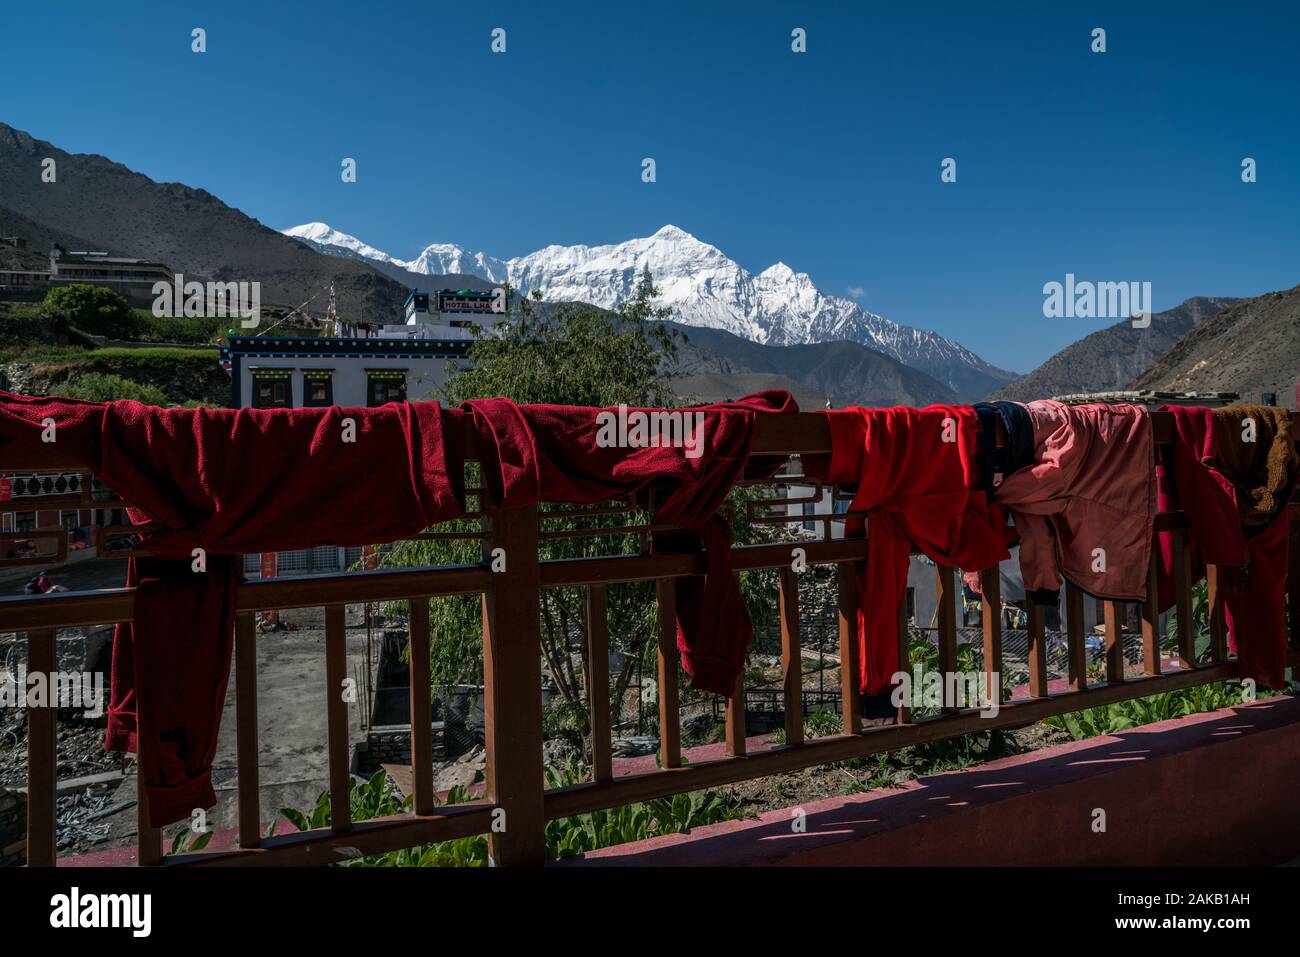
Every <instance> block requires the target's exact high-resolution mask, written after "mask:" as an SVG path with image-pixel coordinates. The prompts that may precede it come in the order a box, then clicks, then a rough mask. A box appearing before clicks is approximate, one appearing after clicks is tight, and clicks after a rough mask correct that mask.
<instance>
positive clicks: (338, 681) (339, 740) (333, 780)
mask: <svg viewBox="0 0 1300 957" xmlns="http://www.w3.org/2000/svg"><path fill="white" fill-rule="evenodd" d="M346 611H347V606H345V605H326V606H325V718H326V726H327V729H328V734H329V744H328V756H329V780H330V828H331V829H332V830H333V831H334V832H335V833H336V834H337V833H339V832H340V831H346V830H348V829H350V828H351V827H352V801H351V781H352V774H351V769H350V768H349V767H348V763H349V762H348V702H347V701H346V700H345V699H344V697H343V682H344V680H345V679H346V678H347V666H348V649H347V629H346V624H347V622H346V619H345V617H344V614H345V612H346Z"/></svg>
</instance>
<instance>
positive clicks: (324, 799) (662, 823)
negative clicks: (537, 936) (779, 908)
mask: <svg viewBox="0 0 1300 957" xmlns="http://www.w3.org/2000/svg"><path fill="white" fill-rule="evenodd" d="M588 776H589V775H588V773H587V769H586V768H585V767H584V766H583V765H580V764H578V763H577V762H574V761H570V762H569V763H568V764H566V765H565V766H563V767H558V768H554V767H548V768H547V769H546V786H547V787H548V788H560V787H567V786H570V785H573V784H579V783H582V782H583V781H585V780H587V778H588ZM349 790H350V803H351V806H352V819H353V820H354V821H366V820H371V819H373V818H376V817H387V816H390V815H394V814H402V813H405V812H407V811H409V810H410V807H411V799H410V798H405V799H401V800H399V799H398V798H397V796H396V794H395V793H394V792H393V790H392V788H391V787H389V785H388V778H387V775H385V774H384V772H383V771H379V772H376V774H375V775H374V777H372V778H371V779H370V780H369V781H357V780H355V779H353V781H352V782H351V784H350V787H349ZM469 800H470V797H469V792H468V791H467V790H466V789H465V788H464V787H456V788H453V789H452V790H451V791H449V792H447V799H446V801H444V802H441V803H440V806H447V805H453V804H463V803H465V802H467V801H469ZM435 803H438V802H435ZM743 814H744V812H743V809H742V808H741V806H740V802H739V801H738V800H736V799H735V798H732V797H729V796H722V795H718V794H714V793H708V792H704V791H694V792H691V793H690V794H678V795H674V796H673V797H671V798H660V799H657V800H654V801H646V802H644V803H638V804H625V805H621V806H619V807H614V808H609V809H607V810H603V811H593V812H592V813H590V814H579V815H575V816H573V817H567V818H559V819H556V820H553V821H548V822H547V823H546V849H547V855H548V856H549V857H550V858H551V859H559V858H561V857H568V856H571V855H573V854H581V853H583V852H585V851H591V850H596V849H599V848H602V847H610V846H612V845H614V844H623V843H626V842H628V841H639V840H643V839H645V838H647V837H655V836H657V835H660V834H672V833H677V832H685V831H688V830H690V829H691V828H693V827H702V826H704V825H706V824H714V823H716V822H718V821H724V820H732V819H734V818H738V817H741V816H743ZM280 816H281V817H283V818H285V819H286V820H288V821H289V822H290V823H291V824H293V826H294V827H296V828H298V829H299V830H312V829H319V828H327V827H329V825H330V802H329V793H328V792H322V793H321V795H320V797H318V798H317V799H316V803H315V805H313V807H312V808H311V810H309V811H306V812H304V811H299V810H295V809H294V808H281V809H280ZM273 832H274V825H272V827H271V828H268V830H267V836H268V837H269V836H270V835H271V834H272V833H273ZM203 843H204V844H206V843H207V841H204V842H203ZM186 849H188V850H197V848H193V847H191V848H186ZM487 863H488V841H487V837H486V836H485V835H482V834H479V835H475V836H473V837H466V838H460V839H458V840H454V841H440V842H438V843H436V844H424V845H420V846H418V847H408V848H403V849H402V850H400V851H391V852H389V853H386V854H373V855H370V856H368V857H360V858H355V859H353V860H348V861H339V862H338V865H337V866H340V867H483V866H485V865H486V864H487Z"/></svg>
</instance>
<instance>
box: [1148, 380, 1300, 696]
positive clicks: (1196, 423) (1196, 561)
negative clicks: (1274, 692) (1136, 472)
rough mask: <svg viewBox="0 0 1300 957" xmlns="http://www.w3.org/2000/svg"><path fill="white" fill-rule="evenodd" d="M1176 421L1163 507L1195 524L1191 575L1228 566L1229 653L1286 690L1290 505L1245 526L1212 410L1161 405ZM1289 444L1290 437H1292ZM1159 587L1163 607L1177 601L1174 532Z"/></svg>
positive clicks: (1163, 469)
mask: <svg viewBox="0 0 1300 957" xmlns="http://www.w3.org/2000/svg"><path fill="white" fill-rule="evenodd" d="M1160 411H1161V412H1168V413H1170V414H1171V415H1172V416H1173V420H1174V444H1173V449H1172V453H1171V461H1169V462H1162V463H1161V464H1160V465H1158V466H1157V470H1156V471H1157V475H1158V480H1159V508H1160V511H1161V512H1170V511H1177V510H1179V509H1181V510H1182V511H1183V514H1184V516H1185V517H1186V519H1187V525H1188V531H1189V533H1190V534H1189V536H1188V557H1189V561H1190V563H1191V579H1192V581H1197V580H1199V579H1201V578H1203V577H1204V576H1205V566H1206V565H1207V564H1210V565H1216V566H1218V567H1219V568H1220V569H1221V570H1222V573H1223V574H1222V581H1223V587H1224V596H1223V601H1224V620H1225V623H1226V624H1227V629H1228V650H1229V651H1230V652H1231V653H1232V654H1235V655H1237V658H1238V661H1237V664H1238V669H1239V672H1240V675H1241V677H1242V678H1252V679H1254V680H1255V681H1256V682H1257V683H1259V684H1261V685H1263V686H1265V687H1268V688H1282V687H1284V685H1285V672H1286V642H1287V639H1286V621H1285V617H1284V612H1283V602H1284V595H1285V589H1286V576H1287V550H1288V540H1287V515H1286V509H1285V508H1283V509H1282V510H1281V511H1279V512H1278V514H1277V516H1276V517H1275V518H1273V519H1272V520H1271V521H1270V522H1269V523H1268V524H1266V525H1264V526H1258V527H1254V528H1251V529H1246V528H1244V527H1243V525H1242V520H1241V515H1240V510H1239V507H1238V501H1237V500H1238V495H1237V488H1236V484H1235V483H1234V481H1233V478H1234V477H1233V476H1231V475H1228V474H1226V473H1225V471H1224V468H1223V465H1222V461H1221V458H1220V456H1219V454H1218V450H1217V449H1216V448H1215V444H1216V441H1217V438H1216V434H1215V428H1214V418H1215V411H1214V410H1213V409H1207V408H1200V407H1189V406H1162V407H1161V408H1160ZM1287 440H1288V441H1289V439H1287ZM1159 539H1160V564H1159V567H1158V569H1157V572H1158V575H1157V584H1158V597H1159V605H1160V610H1161V611H1165V610H1167V609H1169V608H1171V607H1172V606H1173V605H1174V603H1175V600H1176V592H1175V586H1176V582H1175V579H1174V533H1173V532H1171V531H1165V532H1161V533H1160V535H1159Z"/></svg>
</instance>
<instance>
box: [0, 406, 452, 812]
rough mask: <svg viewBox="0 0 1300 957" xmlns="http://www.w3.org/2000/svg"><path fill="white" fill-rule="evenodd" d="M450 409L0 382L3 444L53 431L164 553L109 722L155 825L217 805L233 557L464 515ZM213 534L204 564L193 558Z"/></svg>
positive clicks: (144, 577)
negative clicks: (38, 390) (168, 399)
mask: <svg viewBox="0 0 1300 957" xmlns="http://www.w3.org/2000/svg"><path fill="white" fill-rule="evenodd" d="M445 415H448V413H445V412H444V411H443V410H442V409H441V408H440V407H439V406H438V405H437V403H401V404H389V405H385V406H381V407H379V408H374V409H339V408H333V407H331V408H323V409H278V410H256V409H239V410H229V409H219V410H209V409H159V408H154V407H150V406H145V405H141V404H140V403H138V402H129V401H126V402H109V403H99V402H79V401H75V400H68V399H36V398H29V397H25V396H17V395H11V394H8V393H3V392H0V442H4V441H14V442H23V443H28V444H40V443H42V437H43V433H44V435H45V436H46V437H49V436H51V435H52V437H53V442H52V443H51V444H49V445H47V447H48V448H52V449H53V450H55V451H57V452H58V453H59V454H61V455H66V456H67V457H68V458H70V459H73V460H75V461H77V462H79V463H81V464H82V465H83V466H85V467H87V468H89V469H90V470H91V471H92V472H94V473H95V475H96V476H97V477H98V478H99V479H100V480H101V481H103V482H104V483H105V484H106V485H108V486H109V487H110V488H111V489H113V491H114V492H116V493H117V494H118V495H120V496H121V497H122V498H123V499H125V500H126V501H129V502H131V503H132V504H133V506H134V507H133V508H131V509H130V510H129V514H130V517H131V521H132V522H133V523H135V524H138V525H145V526H146V527H145V528H142V532H144V533H145V534H144V535H143V538H142V544H143V546H144V547H145V548H147V549H148V550H150V551H152V552H153V553H154V554H155V555H158V556H159V557H158V558H143V559H140V560H138V561H133V562H132V563H131V566H130V570H129V572H128V582H127V583H128V584H134V585H136V587H137V592H136V601H135V621H134V623H133V624H123V625H119V626H118V628H117V631H116V634H115V636H114V642H113V666H112V667H113V681H112V691H111V696H110V702H109V727H108V736H107V744H108V746H109V747H111V748H127V749H131V748H134V749H135V750H136V752H137V755H138V758H139V761H140V766H141V769H142V772H143V775H144V779H145V793H144V795H143V797H144V799H145V800H146V802H147V805H148V810H149V820H150V823H151V824H152V825H153V826H155V827H158V826H162V825H165V824H170V823H172V822H173V821H177V820H181V819H182V818H186V817H189V815H190V813H191V812H192V810H193V809H194V808H197V807H203V808H207V807H211V806H212V805H213V804H214V803H216V799H215V794H214V793H213V789H212V781H211V765H212V757H213V755H214V753H215V751H216V744H217V730H218V725H219V722H220V716H221V708H222V703H223V700H224V697H225V688H226V681H227V678H228V676H229V671H230V651H231V634H232V630H233V623H234V602H233V595H234V587H235V584H236V581H237V576H238V574H239V569H238V568H237V565H238V560H237V559H236V558H234V557H233V556H235V555H237V554H240V553H243V552H261V551H273V550H285V549H296V548H311V547H315V546H317V545H338V546H348V545H370V544H377V543H381V542H386V541H393V540H396V539H400V538H404V537H407V536H409V535H412V534H415V533H417V532H420V531H422V530H423V529H425V528H428V527H429V526H430V525H433V524H435V523H437V522H441V521H446V520H447V519H450V518H454V517H456V516H458V515H460V514H461V512H462V511H463V509H462V506H461V501H462V496H461V488H460V480H461V469H460V468H459V465H460V463H461V461H462V452H461V450H460V446H459V442H458V438H459V431H458V429H455V428H451V429H444V421H443V420H444V416H445ZM349 423H350V424H349ZM51 427H52V429H53V431H52V432H51V431H50V428H51ZM349 439H351V441H349ZM449 462H451V463H452V464H453V468H452V469H451V470H450V471H449V467H448V463H449ZM200 547H201V548H203V549H204V550H205V551H206V552H207V555H206V561H207V570H206V573H196V572H194V571H192V570H191V563H192V561H193V560H194V556H193V554H192V550H193V549H196V548H200Z"/></svg>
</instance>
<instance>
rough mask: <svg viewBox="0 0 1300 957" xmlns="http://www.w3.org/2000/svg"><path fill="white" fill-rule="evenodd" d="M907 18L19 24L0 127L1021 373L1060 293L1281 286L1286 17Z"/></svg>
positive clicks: (1293, 193) (375, 16) (463, 10)
mask: <svg viewBox="0 0 1300 957" xmlns="http://www.w3.org/2000/svg"><path fill="white" fill-rule="evenodd" d="M904 6H906V5H902V4H889V5H870V6H869V5H867V4H863V3H856V2H855V3H842V4H841V3H830V2H819V3H816V4H807V3H803V4H800V3H767V2H761V0H759V2H754V0H751V2H745V3H714V2H708V0H696V2H676V0H659V2H656V3H652V4H631V3H628V4H618V5H616V6H615V5H612V4H609V3H578V2H567V0H566V2H565V3H563V4H559V3H543V4H539V3H527V4H491V3H482V4H480V3H475V4H465V3H458V4H442V3H431V2H419V3H414V2H412V3H394V2H387V3H386V2H378V0H375V2H367V3H353V2H334V0H317V2H314V3H279V2H277V3H265V2H262V3H245V2H234V3H232V2H221V3H216V2H212V3H193V2H190V3H185V4H183V5H182V4H176V3H151V2H133V3H129V4H102V3H90V2H72V3H68V4H60V5H58V6H54V5H24V6H23V7H21V8H14V9H11V10H10V11H9V12H8V15H7V19H8V23H7V24H6V29H5V31H4V32H3V34H0V82H3V83H4V89H5V95H4V100H3V105H0V121H4V122H7V123H9V124H11V125H13V126H16V127H18V128H20V129H24V130H27V131H28V132H30V133H32V134H33V135H34V136H36V137H38V138H41V139H47V140H50V141H52V142H53V143H55V144H56V145H58V146H60V147H62V148H64V149H67V150H70V151H73V152H95V153H102V154H104V155H107V156H109V157H111V158H113V159H115V160H118V161H119V162H122V163H125V164H126V165H128V166H130V167H131V168H133V169H136V170H139V171H140V172H143V173H145V174H147V175H149V176H151V177H153V178H154V179H157V180H160V181H180V182H184V183H187V184H189V185H191V186H195V187H202V188H204V189H207V190H209V191H210V192H212V193H214V194H215V195H217V196H219V197H220V198H221V199H223V200H225V201H226V202H227V203H229V204H231V205H233V206H236V207H238V208H239V209H241V210H243V211H244V212H246V213H248V214H249V215H252V216H255V217H256V218H258V219H260V220H261V221H262V222H264V223H266V224H268V225H270V226H273V227H276V228H283V227H286V226H290V225H295V224H297V223H300V222H306V221H311V220H321V221H324V222H328V223H330V224H331V225H333V226H334V227H336V228H338V229H342V230H344V231H345V232H350V233H352V234H354V235H356V236H359V237H360V238H362V239H363V240H365V241H366V242H369V243H370V244H372V245H374V246H377V247H379V248H381V249H384V250H386V251H388V252H390V253H392V254H393V255H397V256H402V257H413V256H414V255H415V254H416V253H417V252H418V251H419V250H420V249H421V248H423V246H425V245H426V244H428V243H430V242H457V243H460V244H462V245H464V246H466V247H468V248H470V249H474V250H484V251H486V252H489V253H491V254H493V255H496V256H500V257H502V258H507V257H510V256H514V255H520V254H523V253H526V252H530V251H532V250H534V249H536V248H539V247H541V246H544V245H547V244H550V243H562V244H570V243H579V242H581V243H591V244H594V243H605V242H617V241H620V240H623V239H627V238H630V237H632V236H644V235H649V234H650V233H652V232H653V231H654V230H656V229H657V228H658V227H660V226H662V225H663V224H664V223H673V224H675V225H677V226H680V227H681V228H683V229H685V230H687V231H688V232H691V233H693V234H694V235H696V236H698V237H699V238H701V239H703V240H705V241H707V242H711V243H713V244H714V245H717V246H718V247H719V248H721V249H722V250H723V251H724V252H726V253H727V254H728V255H730V256H731V257H732V258H734V259H736V260H738V261H739V262H740V263H741V264H742V265H744V266H746V267H747V268H750V269H752V270H755V271H757V270H760V269H763V268H765V267H767V266H768V265H770V264H771V263H773V262H775V261H777V260H781V261H784V262H786V263H787V264H789V265H790V266H791V267H793V268H795V269H797V270H800V271H804V272H807V273H809V274H810V275H811V276H812V277H813V279H814V281H815V282H816V283H817V284H818V285H819V286H820V287H821V288H823V289H824V290H826V291H828V292H833V293H837V294H840V295H846V294H848V290H849V289H851V288H861V289H862V290H863V293H862V295H861V298H860V299H859V300H858V301H859V302H860V303H861V304H862V305H863V306H864V307H865V308H867V309H870V310H872V311H874V312H878V313H880V314H882V315H885V316H887V317H889V318H891V319H894V320H896V321H898V322H903V323H906V324H909V325H915V326H919V327H922V328H927V329H934V330H936V331H938V332H941V333H944V334H945V335H949V336H952V337H954V338H956V339H958V340H959V341H961V342H963V343H964V344H966V345H968V346H969V347H971V348H973V349H975V350H976V351H977V352H979V353H980V354H981V355H983V356H985V358H987V359H989V360H990V361H992V362H994V363H995V364H998V365H1002V366H1005V367H1008V368H1012V369H1016V370H1020V371H1027V370H1028V369H1029V368H1031V367H1032V366H1034V365H1036V364H1037V363H1038V362H1040V361H1041V360H1042V359H1044V358H1046V357H1047V356H1048V355H1050V354H1051V353H1052V352H1054V351H1056V350H1057V349H1059V348H1060V347H1061V346H1063V345H1064V344H1066V343H1068V342H1070V341H1072V340H1074V339H1076V338H1078V337H1080V336H1082V335H1084V334H1086V333H1088V332H1091V331H1094V330H1095V329H1096V328H1099V327H1100V326H1102V325H1104V324H1105V322H1104V321H1102V320H1088V319H1047V318H1044V317H1043V315H1042V304H1043V293H1042V287H1043V284H1044V283H1045V282H1048V281H1051V280H1058V281H1060V280H1063V279H1064V276H1065V274H1066V273H1067V272H1072V273H1074V274H1075V275H1076V276H1078V277H1079V278H1080V279H1093V280H1097V281H1121V280H1145V281H1150V282H1151V283H1152V290H1153V298H1154V305H1155V308H1156V310H1157V311H1158V310H1160V309H1165V308H1168V307H1170V306H1173V305H1176V304H1177V303H1178V302H1181V301H1182V300H1183V299H1185V298H1187V297H1188V296H1192V295H1237V296H1248V295H1255V294H1258V293H1261V292H1264V291H1267V290H1272V289H1280V288H1289V287H1291V286H1294V285H1296V284H1297V283H1300V255H1298V253H1300V240H1298V239H1297V223H1300V122H1297V117H1300V109H1298V106H1300V104H1298V102H1297V101H1298V100H1300V57H1297V56H1296V54H1295V38H1296V36H1297V27H1298V26H1300V14H1297V13H1296V12H1295V5H1294V4H1291V5H1283V4H1277V5H1263V4H1248V3H1234V4H1211V3H1205V4H1200V3H1181V4H1176V5H1175V4H1169V5H1167V6H1166V5H1159V4H1144V5H1142V6H1141V8H1140V9H1138V10H1133V9H1131V7H1133V6H1134V5H1132V4H1103V5H1086V4H1078V5H1074V4H1056V3H1032V4H1002V5H997V6H996V8H995V9H992V10H985V9H981V7H982V6H985V5H977V4H961V5H958V4H952V5H948V4H943V3H937V4H936V3H931V4H923V5H914V6H915V7H916V10H915V11H914V12H913V11H909V10H905V9H900V8H901V7H904ZM988 6H990V7H992V6H993V5H988ZM182 7H183V9H182ZM873 7H874V8H873ZM810 11H811V12H810ZM196 26H201V27H204V28H205V29H206V30H207V34H208V52H207V53H205V54H202V55H196V54H194V53H192V52H191V51H190V30H191V29H192V28H193V27H196ZM494 27H503V28H505V30H506V31H507V34H506V37H507V52H506V53H505V54H493V53H492V52H491V51H490V49H489V44H490V39H491V38H490V31H491V30H492V29H493V28H494ZM795 27H802V28H804V29H806V31H807V46H808V52H807V53H804V54H795V53H793V52H791V49H790V32H791V30H792V29H793V28H795ZM1094 27H1103V28H1105V29H1106V31H1107V36H1106V39H1107V52H1106V53H1104V54H1094V53H1092V52H1091V50H1090V45H1091V31H1092V29H1093V28H1094ZM345 156H349V157H354V158H355V159H356V160H357V162H358V181H357V182H356V183H355V184H344V183H343V182H341V180H340V177H339V164H340V161H341V159H342V158H343V157H345ZM647 156H649V157H653V158H654V159H655V161H656V164H657V174H658V179H657V182H655V183H653V184H646V183H643V182H642V181H641V177H640V173H641V160H642V158H643V157H647ZM945 157H952V158H954V159H956V161H957V182H956V183H950V184H945V183H942V182H941V181H940V163H941V161H942V160H943V159H944V158H945ZM1244 157H1253V158H1255V160H1256V161H1257V163H1258V182H1256V183H1253V184H1244V183H1242V181H1241V162H1242V159H1243V158H1244ZM2 202H3V199H2V198H0V204H2Z"/></svg>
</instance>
